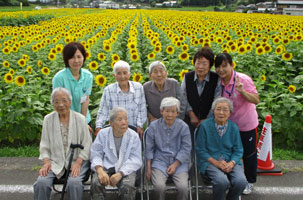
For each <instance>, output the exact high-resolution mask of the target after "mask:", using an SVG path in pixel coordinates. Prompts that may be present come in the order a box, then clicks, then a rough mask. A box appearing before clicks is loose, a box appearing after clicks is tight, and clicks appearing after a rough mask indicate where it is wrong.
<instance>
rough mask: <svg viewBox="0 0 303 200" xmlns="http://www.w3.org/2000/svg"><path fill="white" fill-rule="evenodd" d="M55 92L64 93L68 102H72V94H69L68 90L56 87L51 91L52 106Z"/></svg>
mask: <svg viewBox="0 0 303 200" xmlns="http://www.w3.org/2000/svg"><path fill="white" fill-rule="evenodd" d="M57 92H64V93H65V94H66V95H67V96H68V98H69V100H70V101H72V100H73V97H72V94H71V93H70V91H69V90H68V89H66V88H63V87H57V88H55V89H54V90H53V91H52V95H51V104H54V97H55V94H56V93H57Z"/></svg>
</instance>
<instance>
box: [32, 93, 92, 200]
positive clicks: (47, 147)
mask: <svg viewBox="0 0 303 200" xmlns="http://www.w3.org/2000/svg"><path fill="white" fill-rule="evenodd" d="M51 103H52V104H53V106H54V109H55V111H54V112H52V113H50V114H48V115H46V116H45V118H44V121H43V128H42V135H41V142H40V157H39V158H40V159H41V160H43V163H44V164H43V166H42V168H41V169H40V171H39V175H40V176H39V177H38V179H37V181H36V182H35V184H34V199H37V200H44V199H49V198H50V194H51V187H52V183H53V180H54V179H55V178H61V177H62V176H63V175H64V173H65V172H66V168H67V166H68V161H69V157H70V153H71V149H70V144H81V145H83V147H84V149H83V150H81V149H75V153H74V158H73V162H72V166H71V173H70V174H69V177H68V180H67V193H68V196H69V199H73V200H74V199H79V200H80V199H82V193H83V189H84V186H83V183H82V181H83V179H84V177H85V174H86V172H87V170H88V169H89V161H88V160H89V150H90V146H91V136H90V134H89V131H88V128H87V124H86V119H85V117H84V116H83V115H81V114H79V113H77V112H74V111H72V110H70V106H71V105H72V96H71V94H70V92H69V91H68V90H67V89H65V88H61V87H58V88H56V89H54V90H53V92H52V96H51Z"/></svg>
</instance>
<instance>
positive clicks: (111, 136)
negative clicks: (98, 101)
mask: <svg viewBox="0 0 303 200" xmlns="http://www.w3.org/2000/svg"><path fill="white" fill-rule="evenodd" d="M109 123H110V127H108V128H104V129H101V130H100V132H99V134H98V135H97V138H96V139H95V141H94V143H93V145H92V147H91V169H92V171H93V172H95V173H93V178H92V186H91V195H92V199H93V200H103V199H104V198H105V186H107V185H111V186H117V187H118V188H119V199H121V200H122V199H124V200H125V199H129V200H134V199H135V196H136V189H135V186H134V185H135V180H136V171H137V170H138V169H140V167H141V165H142V159H141V154H142V152H141V142H140V139H139V136H138V134H137V133H136V132H135V131H133V130H131V129H129V128H128V120H127V112H126V110H125V109H124V108H122V107H116V108H114V109H113V110H111V111H110V114H109Z"/></svg>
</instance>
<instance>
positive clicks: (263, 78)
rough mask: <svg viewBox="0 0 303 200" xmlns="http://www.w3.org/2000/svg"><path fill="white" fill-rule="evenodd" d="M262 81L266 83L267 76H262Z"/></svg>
mask: <svg viewBox="0 0 303 200" xmlns="http://www.w3.org/2000/svg"><path fill="white" fill-rule="evenodd" d="M261 81H263V82H264V81H266V76H265V75H264V74H263V75H262V76H261Z"/></svg>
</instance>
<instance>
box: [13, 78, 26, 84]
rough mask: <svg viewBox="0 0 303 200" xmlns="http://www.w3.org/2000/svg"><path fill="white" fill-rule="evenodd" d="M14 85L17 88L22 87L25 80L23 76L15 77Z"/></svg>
mask: <svg viewBox="0 0 303 200" xmlns="http://www.w3.org/2000/svg"><path fill="white" fill-rule="evenodd" d="M15 83H16V85H18V86H23V85H25V83H26V80H25V78H24V77H23V76H16V78H15Z"/></svg>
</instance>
